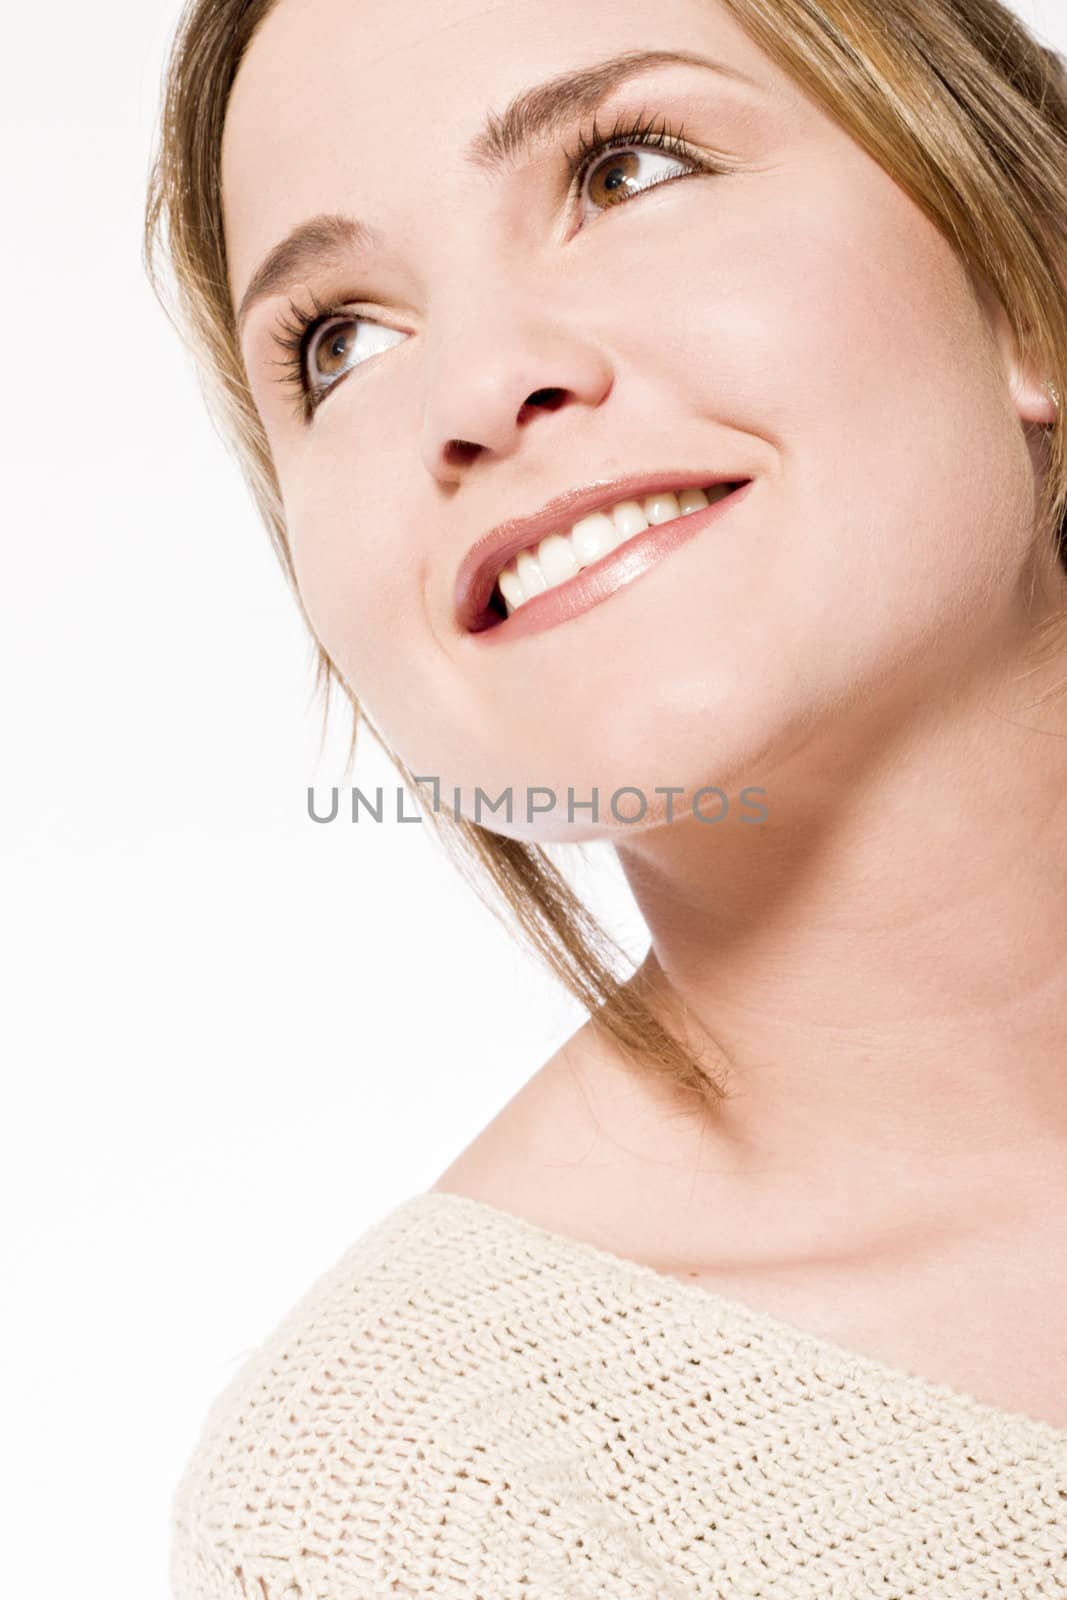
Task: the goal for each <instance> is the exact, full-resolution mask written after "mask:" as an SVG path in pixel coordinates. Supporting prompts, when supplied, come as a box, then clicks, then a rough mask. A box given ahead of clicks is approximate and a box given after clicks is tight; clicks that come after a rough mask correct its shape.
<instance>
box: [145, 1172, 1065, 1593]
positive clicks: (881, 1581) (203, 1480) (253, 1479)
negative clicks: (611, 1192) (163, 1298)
mask: <svg viewBox="0 0 1067 1600" xmlns="http://www.w3.org/2000/svg"><path fill="white" fill-rule="evenodd" d="M173 1511H174V1524H173V1540H172V1545H171V1584H172V1593H173V1596H174V1600H387V1597H388V1600H397V1597H398V1596H403V1595H418V1596H427V1595H432V1596H434V1600H683V1597H689V1596H694V1595H699V1596H703V1597H706V1600H756V1597H759V1600H875V1597H877V1600H904V1597H905V1596H915V1597H921V1600H987V1597H992V1596H994V1595H996V1596H1001V1595H1012V1596H1018V1597H1019V1600H1038V1597H1040V1596H1046V1595H1048V1596H1051V1595H1055V1596H1057V1597H1059V1600H1064V1597H1067V1430H1063V1429H1059V1428H1054V1427H1052V1426H1051V1425H1049V1424H1048V1423H1044V1422H1040V1421H1037V1420H1034V1419H1032V1418H1029V1417H1026V1416H1020V1415H1012V1414H1009V1413H1007V1412H1003V1411H1000V1410H998V1409H996V1408H995V1407H992V1406H989V1405H986V1404H984V1403H982V1402H979V1401H978V1400H975V1399H973V1398H971V1397H969V1396H967V1395H964V1394H960V1393H957V1392H956V1391H955V1390H953V1389H950V1388H946V1387H943V1386H941V1385H938V1384H934V1383H931V1382H928V1381H926V1380H925V1379H922V1378H919V1377H915V1376H913V1375H911V1374H909V1373H906V1372H903V1371H898V1370H896V1369H894V1368H891V1367H888V1366H885V1365H883V1364H882V1363H880V1362H878V1361H875V1360H873V1359H871V1358H869V1357H864V1356H859V1355H855V1354H852V1353H850V1352H849V1351H847V1350H845V1349H842V1348H840V1347H839V1346H837V1345H834V1344H830V1343H828V1342H826V1341H825V1340H822V1339H819V1338H816V1337H815V1336H813V1335H810V1334H807V1333H805V1332H803V1331H802V1330H800V1329H799V1328H795V1327H793V1326H791V1325H790V1324H788V1323H785V1322H781V1321H778V1320H777V1319H775V1318H772V1317H770V1316H767V1315H765V1314H764V1313H762V1312H758V1311H755V1310H752V1309H750V1308H747V1307H745V1306H743V1305H740V1304H738V1303H736V1302H733V1301H729V1300H725V1299H722V1298H720V1297H718V1296H716V1295H713V1294H711V1293H709V1292H708V1291H707V1290H705V1289H702V1288H699V1287H697V1286H695V1285H687V1284H684V1283H682V1282H680V1281H678V1280H676V1279H673V1278H668V1277H665V1276H664V1275H662V1274H660V1273H658V1272H656V1271H655V1270H654V1269H653V1268H651V1267H646V1266H643V1265H641V1264H639V1263H636V1262H631V1261H627V1260H624V1259H623V1258H621V1257H618V1256H613V1255H609V1254H607V1253H605V1252H604V1251H601V1250H599V1249H597V1248H595V1247H594V1246H592V1245H589V1244H585V1243H583V1242H581V1241H579V1240H575V1239H568V1238H565V1237H563V1236H561V1235H557V1234H554V1233H549V1232H547V1231H545V1230H544V1229H542V1228H540V1227H537V1226H535V1225H534V1224H533V1223H530V1222H527V1221H525V1220H524V1219H521V1218H519V1217H515V1216H512V1215H510V1214H509V1213H506V1212H503V1211H499V1210H497V1209H496V1208H495V1207H491V1206H489V1205H486V1204H484V1203H483V1202H481V1201H476V1200H469V1199H466V1198H464V1197H461V1196H457V1195H449V1194H441V1193H433V1192H427V1193H425V1194H419V1195H416V1196H414V1197H413V1198H411V1199H409V1200H407V1201H405V1202H404V1203H403V1204H402V1205H400V1206H398V1207H397V1208H396V1209H395V1210H393V1211H391V1212H389V1213H388V1214H387V1215H386V1216H385V1217H384V1218H383V1219H382V1220H380V1221H378V1222H377V1223H375V1224H374V1225H373V1226H372V1227H371V1228H369V1229H368V1230H367V1231H366V1232H365V1233H364V1234H362V1236H361V1237H360V1238H358V1239H357V1240H356V1242H355V1244H353V1245H352V1246H351V1247H350V1248H349V1250H348V1251H347V1252H346V1253H345V1254H344V1255H343V1256H342V1258H341V1259H340V1261H338V1262H337V1264H336V1265H335V1266H334V1267H332V1268H331V1269H330V1270H329V1271H328V1272H326V1273H325V1274H324V1275H323V1276H322V1277H320V1278H319V1279H318V1280H317V1281H316V1282H315V1283H314V1284H313V1285H312V1287H311V1288H310V1290H309V1291H308V1292H307V1294H306V1295H305V1296H304V1298H303V1299H302V1300H301V1301H300V1302H299V1303H298V1304H297V1305H296V1306H295V1307H294V1309H293V1310H292V1311H291V1312H289V1314H288V1315H287V1316H286V1317H285V1318H284V1320H283V1321H282V1322H281V1323H280V1325H279V1326H278V1327H277V1328H276V1329H275V1331H274V1332H273V1333H272V1334H271V1335H270V1337H269V1338H268V1339H267V1340H266V1341H265V1342H264V1343H263V1344H262V1345H261V1346H260V1347H259V1348H258V1349H257V1351H256V1352H255V1353H254V1354H253V1356H252V1357H251V1358H250V1359H249V1360H248V1361H247V1362H246V1363H245V1365H244V1366H243V1368H242V1369H241V1370H240V1371H239V1373H238V1374H237V1376H236V1377H235V1378H234V1379H232V1380H231V1382H230V1383H229V1385H228V1386H227V1387H226V1388H225V1389H224V1390H223V1392H222V1393H221V1394H220V1395H219V1396H218V1398H217V1399H216V1400H215V1402H214V1404H213V1406H212V1407H211V1409H210V1411H209V1412H208V1415H207V1418H206V1420H205V1423H204V1426H203V1430H202V1433H201V1436H200V1439H199V1442H198V1444H197V1447H196V1450H195V1451H194V1453H193V1456H192V1458H191V1460H190V1462H189V1463H188V1466H187V1468H186V1471H185V1475H184V1477H183V1479H182V1481H181V1483H180V1485H179V1487H178V1490H177V1494H176V1496H175V1500H174V1508H173Z"/></svg>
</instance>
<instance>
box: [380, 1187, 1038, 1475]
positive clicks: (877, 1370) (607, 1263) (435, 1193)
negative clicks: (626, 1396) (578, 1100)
mask: <svg viewBox="0 0 1067 1600" xmlns="http://www.w3.org/2000/svg"><path fill="white" fill-rule="evenodd" d="M437 1208H440V1209H444V1210H445V1211H447V1210H449V1209H456V1210H459V1211H463V1210H467V1211H468V1212H470V1213H472V1214H474V1215H476V1216H478V1217H479V1218H480V1219H481V1221H482V1222H483V1223H484V1224H485V1225H486V1226H490V1225H491V1226H493V1227H495V1228H497V1229H499V1230H501V1231H504V1232H510V1233H518V1234H520V1235H524V1236H526V1237H528V1238H529V1237H532V1238H534V1239H537V1240H539V1241H540V1243H541V1244H542V1246H543V1247H545V1248H551V1249H552V1251H553V1252H554V1253H555V1254H556V1255H558V1256H569V1257H570V1258H571V1259H573V1260H576V1261H584V1262H586V1263H588V1264H589V1265H596V1266H599V1267H600V1269H601V1271H603V1272H610V1273H611V1275H612V1276H613V1277H617V1278H628V1279H630V1280H631V1281H636V1282H638V1283H641V1284H644V1285H645V1286H646V1287H647V1288H648V1289H650V1290H654V1291H655V1293H656V1294H658V1295H661V1296H662V1295H666V1296H668V1297H670V1298H672V1299H677V1300H678V1301H680V1302H682V1303H683V1304H685V1303H688V1304H690V1305H692V1306H694V1307H696V1308H698V1309H701V1308H702V1309H705V1310H708V1311H713V1312H715V1313H717V1315H718V1316H719V1318H720V1320H723V1321H728V1322H732V1323H733V1324H734V1325H735V1326H737V1327H747V1328H751V1329H754V1330H756V1331H758V1332H762V1333H763V1334H765V1335H766V1336H767V1337H768V1338H771V1339H774V1340H775V1341H778V1342H785V1343H787V1344H788V1345H790V1346H791V1347H792V1348H793V1350H795V1351H796V1352H797V1353H798V1354H804V1353H807V1354H808V1355H809V1356H816V1357H819V1356H821V1358H822V1360H823V1362H824V1363H831V1362H832V1363H835V1364H837V1365H839V1366H840V1365H847V1366H848V1367H850V1368H852V1369H853V1370H855V1371H857V1372H861V1373H864V1374H866V1376H867V1377H868V1378H870V1379H871V1380H872V1381H873V1382H874V1383H876V1384H877V1385H878V1386H879V1387H880V1388H881V1389H882V1390H883V1391H884V1390H886V1389H888V1388H891V1389H893V1390H895V1391H896V1392H897V1393H898V1394H900V1395H901V1396H902V1397H904V1396H907V1395H909V1394H910V1395H912V1396H917V1397H919V1398H920V1399H924V1400H926V1401H927V1402H928V1403H934V1402H936V1403H937V1404H938V1405H939V1406H940V1407H941V1408H942V1409H945V1408H949V1409H951V1410H955V1411H958V1412H960V1413H962V1414H963V1415H964V1416H967V1417H968V1418H970V1419H971V1421H973V1422H974V1423H975V1424H977V1425H978V1426H979V1427H985V1428H991V1429H992V1428H996V1429H998V1430H1000V1431H1003V1430H1004V1429H1005V1428H1007V1427H1011V1428H1014V1429H1016V1430H1021V1431H1023V1432H1026V1433H1030V1434H1033V1435H1035V1436H1036V1438H1038V1439H1040V1440H1044V1441H1046V1442H1047V1443H1048V1444H1051V1445H1057V1446H1060V1447H1065V1446H1067V1427H1065V1428H1059V1427H1056V1426H1055V1424H1054V1423H1051V1422H1047V1421H1045V1419H1044V1418H1041V1417H1034V1416H1031V1415H1030V1414H1029V1412H1025V1411H1007V1410H1005V1409H1004V1408H1003V1407H1001V1406H996V1405H993V1404H992V1403H991V1402H990V1401H988V1400H980V1399H979V1398H978V1397H977V1396H976V1395H973V1394H968V1393H967V1391H966V1390H964V1389H957V1388H955V1387H953V1386H952V1385H951V1384H947V1383H939V1382H937V1381H935V1380H934V1379H932V1378H924V1377H922V1376H921V1375H920V1374H919V1373H916V1372H912V1371H910V1370H909V1369H908V1368H906V1367H895V1366H893V1365H892V1364H891V1363H889V1362H887V1361H881V1360H879V1359H878V1357H877V1356H871V1355H865V1354H863V1353H862V1352H861V1351H858V1350H852V1349H850V1348H849V1347H848V1346H847V1345H843V1344H838V1343H837V1342H836V1340H833V1339H828V1338H825V1337H823V1336H822V1335H821V1334H817V1333H811V1332H809V1330H808V1329H806V1328H804V1327H802V1326H801V1325H800V1324H799V1323H795V1322H790V1321H788V1320H787V1319H785V1318H783V1317H776V1316H774V1315H773V1314H772V1313H771V1312H767V1311H761V1310H759V1309H757V1307H755V1306H751V1305H748V1304H747V1303H746V1302H745V1301H743V1300H734V1299H732V1298H730V1297H729V1296H727V1295H721V1294H718V1293H716V1291H715V1290H713V1289H707V1288H704V1287H703V1286H702V1285H700V1284H694V1283H684V1282H683V1281H682V1280H681V1279H680V1278H672V1277H671V1276H670V1275H669V1274H668V1273H665V1272H658V1271H657V1270H656V1268H655V1267H650V1266H649V1265H648V1264H647V1263H646V1262H643V1261H634V1260H632V1259H631V1258H630V1257H628V1256H620V1255H615V1254H614V1253H613V1252H612V1251H610V1250H603V1249H601V1248H600V1246H599V1245H595V1244H592V1243H590V1242H589V1241H588V1240H586V1239H578V1238H575V1237H574V1236H573V1235H571V1234H564V1233H556V1232H555V1231H554V1230H553V1229H550V1228H545V1227H542V1226H541V1224H540V1223H537V1222H533V1221H531V1220H530V1219H529V1218H528V1217H522V1216H519V1215H517V1214H516V1213H515V1212H512V1211H504V1210H502V1209H501V1208H500V1207H499V1206H495V1205H491V1204H490V1203H489V1202H488V1201H487V1200H475V1199H474V1198H473V1197H471V1196H469V1195H462V1194H455V1193H453V1192H452V1191H451V1190H447V1189H427V1190H425V1191H423V1192H422V1193H420V1194H416V1195H414V1196H412V1197H411V1198H410V1199H409V1200H407V1201H406V1202H405V1203H404V1205H403V1206H402V1207H401V1209H402V1210H405V1211H408V1210H415V1209H420V1210H426V1209H429V1210H433V1209H437Z"/></svg>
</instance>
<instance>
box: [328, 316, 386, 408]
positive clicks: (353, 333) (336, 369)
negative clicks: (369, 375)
mask: <svg viewBox="0 0 1067 1600" xmlns="http://www.w3.org/2000/svg"><path fill="white" fill-rule="evenodd" d="M405 337H406V335H405V334H403V333H401V332H399V330H398V329H396V328H386V327H384V326H383V325H382V324H381V323H380V322H371V321H370V320H369V319H368V318H366V317H356V316H347V317H342V318H334V319H331V320H330V321H328V322H325V323H320V324H319V326H318V328H317V329H316V330H315V332H314V333H313V334H312V335H311V337H310V338H309V339H308V341H307V344H306V347H305V355H304V364H305V367H306V370H307V379H308V386H309V388H310V389H311V390H312V392H313V393H316V392H321V390H323V389H328V388H332V386H333V385H334V384H335V383H336V382H337V379H338V378H340V377H343V376H344V374H345V373H346V372H349V371H350V370H351V369H352V368H353V367H358V366H359V365H360V364H361V362H364V361H367V360H369V358H370V357H371V356H376V355H379V354H380V353H381V351H383V350H388V349H389V347H390V345H391V344H395V343H397V342H399V340H401V339H403V338H405Z"/></svg>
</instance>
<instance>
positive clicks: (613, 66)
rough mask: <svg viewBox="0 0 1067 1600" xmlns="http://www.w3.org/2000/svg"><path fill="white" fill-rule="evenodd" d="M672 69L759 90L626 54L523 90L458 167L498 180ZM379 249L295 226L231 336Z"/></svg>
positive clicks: (348, 222)
mask: <svg viewBox="0 0 1067 1600" xmlns="http://www.w3.org/2000/svg"><path fill="white" fill-rule="evenodd" d="M678 65H681V66H689V67H702V68H704V69H705V70H706V71H710V72H715V73H718V74H719V75H720V76H721V77H725V78H733V79H735V80H737V81H738V82H740V83H743V84H747V85H749V86H750V87H752V88H754V89H758V88H759V87H760V85H759V84H758V83H757V82H756V80H755V79H754V78H750V77H749V75H748V74H747V73H746V72H742V71H741V70H740V68H739V67H732V66H728V65H727V64H726V63H725V62H722V61H712V60H711V59H710V58H709V57H707V56H702V55H699V54H697V53H696V52H694V51H692V50H627V51H624V52H623V54H621V55H617V56H612V57H610V58H609V59H608V60H606V61H600V62H598V63H597V64H596V65H595V66H592V67H583V68H580V69H579V70H578V71H576V72H567V73H563V74H561V75H560V76H559V77H556V78H549V79H548V80H547V81H546V82H544V83H539V84H536V85H535V86H534V87H533V88H531V89H524V90H522V91H521V92H520V93H519V94H517V95H516V96H515V97H514V98H513V99H512V100H511V101H509V102H508V105H507V106H506V107H505V109H504V110H503V111H502V112H500V113H499V114H498V113H496V112H493V111H490V112H489V114H488V116H487V117H486V119H485V123H484V125H483V126H482V128H481V129H480V130H479V132H478V133H477V134H475V136H474V138H473V139H472V140H471V141H470V143H469V144H468V145H467V148H466V150H465V151H464V159H465V161H466V163H467V165H468V166H472V167H474V168H475V169H477V170H478V171H481V172H484V173H488V174H493V173H496V172H499V171H501V170H502V169H503V168H505V167H506V166H507V165H508V164H509V163H510V162H511V161H513V160H515V159H516V157H518V156H520V155H521V154H522V153H523V152H524V151H526V150H528V149H530V148H531V147H532V146H533V145H535V144H536V143H537V142H538V141H539V140H542V139H544V138H546V137H549V136H550V135H551V134H553V133H555V132H557V131H558V130H560V129H561V128H562V127H564V126H566V125H567V124H569V123H570V122H571V121H572V120H573V119H574V118H575V117H580V116H585V115H588V113H589V112H591V111H595V110H596V109H597V107H598V106H599V105H600V103H601V101H602V100H605V99H606V98H607V96H608V95H609V94H610V93H611V92H612V90H613V89H616V88H618V86H619V85H620V84H623V83H625V82H627V81H628V80H629V79H630V78H634V77H637V76H638V75H639V74H640V73H644V72H649V71H652V70H653V69H655V68H656V67H663V66H678ZM384 245H385V241H384V238H383V236H382V234H381V232H380V231H379V230H378V229H377V228H373V227H371V225H370V224H369V223H367V222H361V221H360V220H359V218H358V217H353V216H349V215H346V214H345V213H343V212H321V213H320V214H319V215H318V216H316V217H311V218H309V219H308V221H306V222H301V223H298V224H297V226H296V227H295V228H293V229H292V231H291V232H290V233H287V234H286V236H285V238H284V239H282V240H281V241H280V242H279V243H278V244H276V245H274V246H273V247H272V248H271V249H270V250H268V252H267V254H266V255H265V256H264V257H263V259H262V261H261V262H260V263H259V265H258V266H257V267H256V269H255V271H254V272H253V274H252V276H251V278H250V279H249V281H248V286H247V288H246V289H245V292H244V294H243V295H242V297H241V304H240V306H239V307H238V310H237V330H238V332H240V330H241V328H242V326H243V324H244V321H245V319H246V317H247V316H248V314H249V312H250V311H251V309H252V307H253V306H254V305H256V304H257V303H258V302H259V301H260V300H265V299H267V298H268V297H269V296H271V295H274V294H278V293H280V292H281V291H282V290H283V289H285V288H288V287H292V286H295V284H297V283H299V282H300V280H301V279H302V277H303V276H304V275H305V273H306V272H307V271H308V269H309V268H311V267H315V266H326V265H329V264H330V263H331V262H338V261H340V260H341V259H342V258H344V257H346V256H348V255H350V254H351V253H352V251H353V250H368V249H383V248H384Z"/></svg>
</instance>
